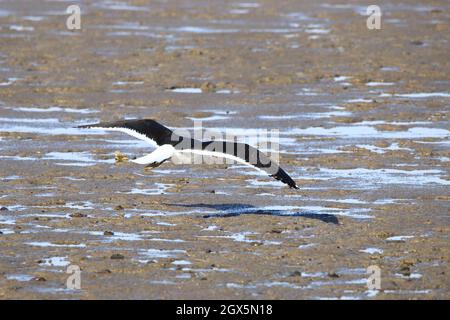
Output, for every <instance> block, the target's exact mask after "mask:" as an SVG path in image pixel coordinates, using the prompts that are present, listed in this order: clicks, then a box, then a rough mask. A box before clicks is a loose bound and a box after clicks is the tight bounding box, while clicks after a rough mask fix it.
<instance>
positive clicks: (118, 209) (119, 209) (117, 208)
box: [114, 204, 123, 211]
mask: <svg viewBox="0 0 450 320" xmlns="http://www.w3.org/2000/svg"><path fill="white" fill-rule="evenodd" d="M114 210H116V211H122V210H123V207H122V206H121V205H120V204H119V205H118V206H115V207H114Z"/></svg>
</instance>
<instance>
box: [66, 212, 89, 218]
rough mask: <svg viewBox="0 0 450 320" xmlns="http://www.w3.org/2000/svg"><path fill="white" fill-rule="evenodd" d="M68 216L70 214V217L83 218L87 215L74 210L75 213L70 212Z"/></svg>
mask: <svg viewBox="0 0 450 320" xmlns="http://www.w3.org/2000/svg"><path fill="white" fill-rule="evenodd" d="M70 216H71V217H72V218H85V217H87V215H86V214H84V213H81V212H75V213H72V214H71V215H70Z"/></svg>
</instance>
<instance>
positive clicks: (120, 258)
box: [111, 253, 125, 260]
mask: <svg viewBox="0 0 450 320" xmlns="http://www.w3.org/2000/svg"><path fill="white" fill-rule="evenodd" d="M111 259H113V260H123V259H125V256H124V255H122V254H120V253H115V254H113V255H112V256H111Z"/></svg>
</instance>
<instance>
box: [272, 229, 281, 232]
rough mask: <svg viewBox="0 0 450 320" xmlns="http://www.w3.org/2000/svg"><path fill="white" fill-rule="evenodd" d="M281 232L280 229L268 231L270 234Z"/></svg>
mask: <svg viewBox="0 0 450 320" xmlns="http://www.w3.org/2000/svg"><path fill="white" fill-rule="evenodd" d="M282 232H283V230H281V229H272V230H270V233H282Z"/></svg>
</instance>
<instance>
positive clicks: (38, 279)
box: [33, 277, 47, 282]
mask: <svg viewBox="0 0 450 320" xmlns="http://www.w3.org/2000/svg"><path fill="white" fill-rule="evenodd" d="M33 281H39V282H44V281H47V279H45V278H44V277H34V278H33Z"/></svg>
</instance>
